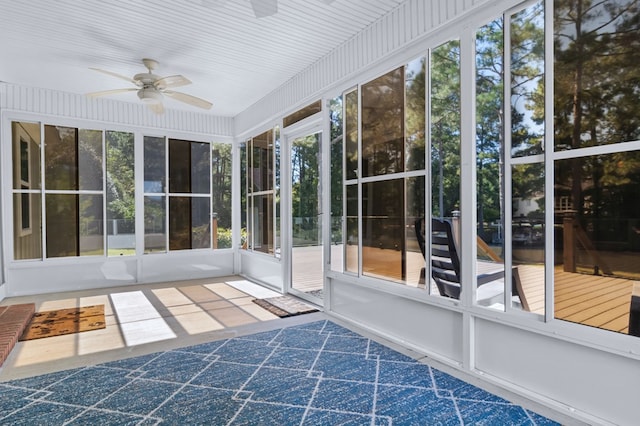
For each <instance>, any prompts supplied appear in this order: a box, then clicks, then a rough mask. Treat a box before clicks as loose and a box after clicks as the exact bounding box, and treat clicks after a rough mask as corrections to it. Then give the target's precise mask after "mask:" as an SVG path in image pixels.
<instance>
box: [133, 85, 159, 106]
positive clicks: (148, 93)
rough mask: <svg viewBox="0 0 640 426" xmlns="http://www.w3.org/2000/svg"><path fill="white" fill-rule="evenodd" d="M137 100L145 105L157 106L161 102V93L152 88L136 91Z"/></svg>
mask: <svg viewBox="0 0 640 426" xmlns="http://www.w3.org/2000/svg"><path fill="white" fill-rule="evenodd" d="M138 98H140V100H141V101H142V102H144V103H145V104H159V103H161V102H162V93H160V92H158V91H157V90H156V89H154V88H142V89H140V90H138Z"/></svg>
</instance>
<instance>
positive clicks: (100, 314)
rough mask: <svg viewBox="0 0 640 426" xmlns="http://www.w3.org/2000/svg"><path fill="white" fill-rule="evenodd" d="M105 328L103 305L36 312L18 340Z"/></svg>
mask: <svg viewBox="0 0 640 426" xmlns="http://www.w3.org/2000/svg"><path fill="white" fill-rule="evenodd" d="M105 327H106V323H105V318H104V305H92V306H84V307H81V308H70V309H57V310H53V311H45V312H36V313H35V314H34V315H33V318H32V319H31V322H30V323H29V325H27V328H26V329H25V330H24V333H23V334H22V337H20V340H21V341H24V340H33V339H42V338H44V337H52V336H61V335H63V334H71V333H79V332H82V331H91V330H99V329H102V328H105Z"/></svg>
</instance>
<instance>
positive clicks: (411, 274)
mask: <svg viewBox="0 0 640 426" xmlns="http://www.w3.org/2000/svg"><path fill="white" fill-rule="evenodd" d="M364 249H365V253H364V255H365V256H366V257H367V259H368V262H367V264H368V265H369V267H368V268H366V270H365V271H364V273H365V274H367V275H373V276H381V277H385V276H386V277H393V278H392V279H395V280H397V281H399V282H402V283H403V284H405V285H407V286H418V280H419V277H420V269H421V268H422V267H424V266H425V263H424V258H423V257H422V253H419V252H418V253H415V252H408V253H407V255H406V271H405V273H406V279H405V280H404V281H402V280H401V270H400V267H399V262H400V259H401V257H400V255H399V254H400V253H399V251H396V250H385V249H379V248H369V247H365V248H364ZM294 250H296V252H297V253H296V256H297V259H299V260H300V262H299V264H298V266H297V267H294V288H296V289H299V290H302V291H305V292H306V291H313V290H318V289H322V287H323V280H322V271H321V269H320V267H319V266H318V265H321V261H320V259H321V258H320V257H319V256H321V248H320V247H314V248H306V247H305V248H300V249H299V248H295V249H294ZM347 251H348V253H347V254H346V256H347V260H348V262H349V265H350V267H351V268H355V267H356V265H357V246H347ZM332 254H333V255H337V256H336V257H335V259H332V263H333V264H336V265H337V264H340V265H341V264H342V259H343V254H342V246H332ZM305 258H306V259H305ZM485 263H486V262H479V263H478V265H479V266H478V269H479V270H481V269H482V268H484V267H489V266H488V265H485ZM314 265H315V266H314ZM516 266H517V268H518V276H519V277H520V281H521V283H522V288H523V292H524V297H526V299H527V302H528V304H529V308H530V311H531V312H534V313H537V314H539V315H544V313H545V288H544V278H545V275H544V266H543V265H539V264H526V265H516ZM387 279H388V278H387ZM634 282H635V281H632V280H627V279H624V278H616V277H606V276H599V275H587V274H580V273H571V272H564V271H563V270H562V267H561V266H560V267H556V268H555V269H554V301H555V306H554V308H555V309H554V311H555V312H554V316H555V318H557V319H560V320H565V321H570V322H576V323H580V324H584V325H588V326H592V327H598V328H602V329H605V330H611V331H615V332H620V333H627V332H628V327H629V307H630V303H631V292H632V288H633V284H634ZM432 289H433V290H432V291H433V292H435V293H436V294H437V288H436V287H435V286H433V287H432Z"/></svg>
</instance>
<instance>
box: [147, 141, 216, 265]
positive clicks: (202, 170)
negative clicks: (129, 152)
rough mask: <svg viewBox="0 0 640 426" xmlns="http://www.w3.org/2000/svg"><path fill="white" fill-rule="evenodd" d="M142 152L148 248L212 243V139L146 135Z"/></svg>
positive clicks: (196, 246)
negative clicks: (167, 137) (183, 138)
mask: <svg viewBox="0 0 640 426" xmlns="http://www.w3.org/2000/svg"><path fill="white" fill-rule="evenodd" d="M167 153H168V158H167ZM144 155H145V176H144V182H145V185H144V186H145V201H144V206H145V253H154V252H164V251H167V248H168V250H190V249H199V248H210V247H211V243H212V221H211V146H210V144H209V143H205V142H191V141H185V140H179V139H168V140H166V139H165V138H160V137H150V136H145V139H144ZM165 161H166V162H165Z"/></svg>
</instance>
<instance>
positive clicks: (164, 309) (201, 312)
mask: <svg viewBox="0 0 640 426" xmlns="http://www.w3.org/2000/svg"><path fill="white" fill-rule="evenodd" d="M114 290H116V289H114ZM117 290H118V291H115V292H113V293H110V291H109V289H104V290H89V291H86V292H73V293H67V294H66V295H65V294H60V295H58V297H60V298H59V299H56V298H55V297H56V295H41V296H35V297H34V298H33V299H32V301H35V303H36V310H37V311H38V312H43V311H48V310H55V309H65V308H71V307H82V306H90V305H104V313H105V322H106V328H104V329H101V330H93V331H88V332H82V333H74V334H68V335H62V336H55V337H48V338H44V339H36V340H29V341H23V342H19V344H18V345H17V346H16V347H15V349H14V351H13V353H12V354H11V358H10V359H8V360H7V361H6V362H5V365H4V366H3V369H5V368H6V369H19V367H24V368H25V369H34V368H39V367H37V366H38V365H46V364H47V363H56V364H58V365H64V364H66V363H70V364H73V362H74V357H78V356H87V355H100V356H101V357H102V356H107V355H106V354H109V353H113V352H114V351H115V352H117V351H124V352H129V351H131V350H132V348H133V347H136V346H141V345H146V344H156V343H162V342H167V341H176V340H178V339H180V338H183V337H185V338H186V337H187V336H198V335H205V334H206V333H210V332H218V331H221V330H224V329H225V328H227V327H236V326H243V325H249V324H255V323H259V322H262V321H269V320H274V319H278V317H277V316H276V315H274V314H272V313H270V312H269V311H267V310H265V309H263V308H262V307H260V306H258V305H257V304H255V303H253V302H252V301H253V299H255V298H265V297H275V296H279V295H280V294H279V293H277V292H274V291H272V290H269V289H266V288H264V287H261V286H259V285H257V284H254V283H251V282H249V281H246V280H242V279H239V280H229V281H224V280H221V281H217V280H194V281H183V282H178V283H173V284H172V283H164V284H161V283H159V284H155V285H149V286H135V287H131V291H128V288H126V287H120V288H118V289H117ZM70 295H72V296H75V297H69V296H70ZM16 299H18V298H16ZM20 299H28V298H27V297H24V298H20ZM16 303H17V302H16ZM1 371H2V370H0V372H1Z"/></svg>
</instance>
